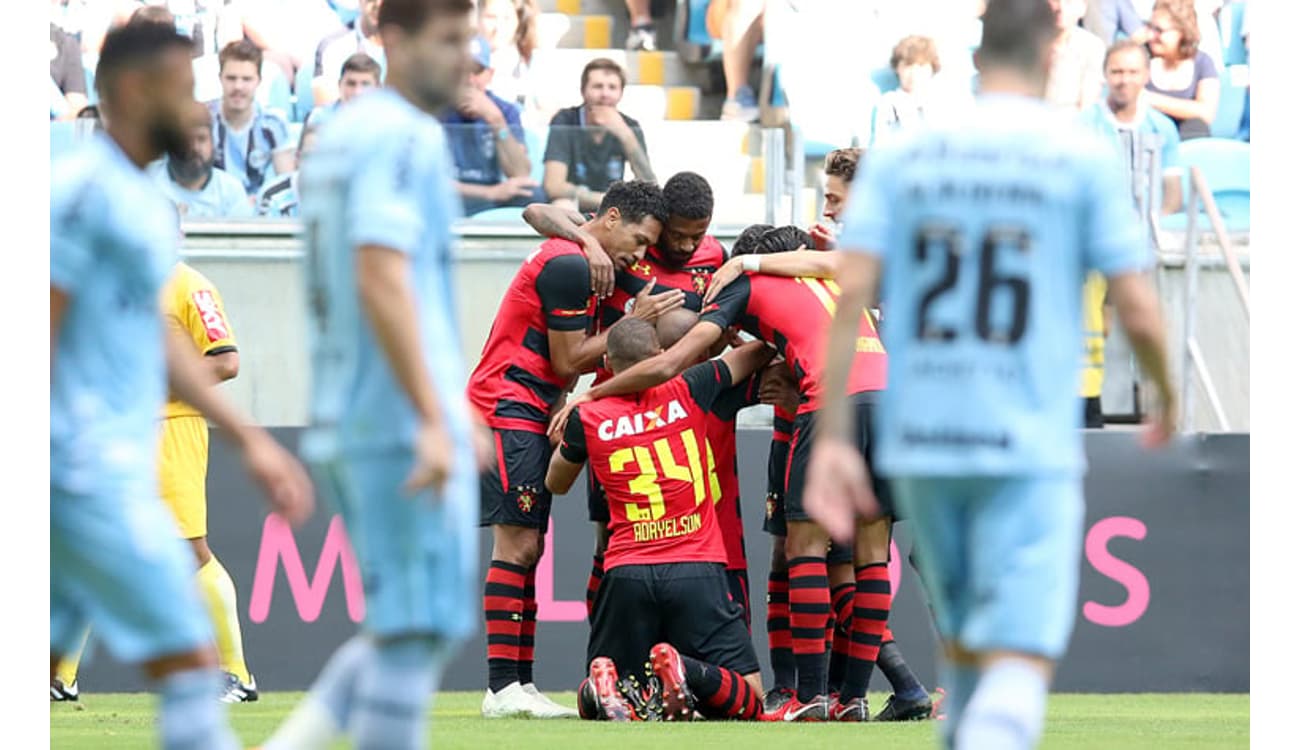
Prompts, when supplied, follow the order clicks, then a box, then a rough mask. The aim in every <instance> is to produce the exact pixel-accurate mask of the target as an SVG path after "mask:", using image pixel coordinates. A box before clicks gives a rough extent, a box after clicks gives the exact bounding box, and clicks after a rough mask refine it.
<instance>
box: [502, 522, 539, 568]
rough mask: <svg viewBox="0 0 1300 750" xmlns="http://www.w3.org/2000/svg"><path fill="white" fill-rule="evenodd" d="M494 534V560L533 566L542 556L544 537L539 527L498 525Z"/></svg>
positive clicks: (528, 566) (527, 566) (526, 566)
mask: <svg viewBox="0 0 1300 750" xmlns="http://www.w3.org/2000/svg"><path fill="white" fill-rule="evenodd" d="M493 536H494V539H493V545H492V559H494V560H500V561H502V562H508V563H511V564H513V565H519V566H522V567H525V568H531V567H532V566H534V565H536V564H537V561H538V560H540V559H541V558H542V551H543V540H542V539H543V538H542V534H541V533H540V532H539V531H538V530H537V529H530V528H525V527H522V526H497V527H495V534H494V535H493Z"/></svg>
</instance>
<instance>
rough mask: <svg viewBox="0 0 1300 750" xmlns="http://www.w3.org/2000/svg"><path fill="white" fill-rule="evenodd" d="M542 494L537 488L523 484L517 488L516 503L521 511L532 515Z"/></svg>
mask: <svg viewBox="0 0 1300 750" xmlns="http://www.w3.org/2000/svg"><path fill="white" fill-rule="evenodd" d="M539 494H541V493H540V492H539V491H538V489H537V488H536V487H533V486H531V485H526V484H521V485H519V486H518V487H516V488H515V502H517V503H519V510H522V511H523V512H525V513H532V512H533V508H534V507H535V506H536V505H537V496H538V495H539Z"/></svg>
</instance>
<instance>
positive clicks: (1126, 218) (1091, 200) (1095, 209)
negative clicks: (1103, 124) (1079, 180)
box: [1080, 144, 1151, 276]
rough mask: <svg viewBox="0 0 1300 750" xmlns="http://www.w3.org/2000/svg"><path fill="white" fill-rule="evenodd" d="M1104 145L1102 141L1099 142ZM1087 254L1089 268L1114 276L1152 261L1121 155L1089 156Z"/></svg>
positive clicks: (1085, 162)
mask: <svg viewBox="0 0 1300 750" xmlns="http://www.w3.org/2000/svg"><path fill="white" fill-rule="evenodd" d="M1098 145H1099V147H1100V144H1098ZM1080 163H1081V164H1082V165H1083V169H1084V170H1085V175H1086V183H1085V186H1084V189H1085V190H1086V194H1085V195H1084V201H1085V203H1084V205H1085V213H1084V221H1083V227H1082V229H1083V234H1084V236H1083V238H1082V239H1083V258H1084V264H1085V266H1086V267H1087V268H1089V269H1096V270H1098V271H1101V272H1102V273H1103V274H1105V275H1106V276H1113V275H1115V274H1118V273H1124V272H1127V271H1138V270H1142V269H1144V268H1146V267H1147V266H1148V265H1150V260H1151V259H1150V257H1149V253H1148V252H1147V251H1146V247H1145V246H1144V244H1143V240H1142V224H1141V221H1142V219H1141V217H1140V216H1138V214H1137V212H1136V211H1135V210H1134V209H1133V199H1132V197H1131V195H1132V193H1131V191H1130V189H1129V186H1128V185H1127V181H1126V180H1125V178H1124V172H1123V169H1122V167H1121V166H1120V164H1119V160H1117V159H1107V158H1100V154H1099V158H1086V156H1085V158H1084V159H1082V160H1081V162H1080Z"/></svg>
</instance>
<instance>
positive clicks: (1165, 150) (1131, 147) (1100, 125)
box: [1082, 39, 1182, 214]
mask: <svg viewBox="0 0 1300 750" xmlns="http://www.w3.org/2000/svg"><path fill="white" fill-rule="evenodd" d="M1105 75H1106V99H1105V100H1104V101H1101V102H1097V103H1096V104H1094V105H1092V106H1091V107H1089V108H1088V109H1085V110H1084V111H1083V114H1082V120H1083V122H1084V124H1085V125H1087V126H1089V127H1090V128H1092V129H1093V130H1095V131H1097V132H1098V133H1100V134H1101V135H1102V136H1104V137H1105V138H1107V139H1108V140H1110V141H1111V142H1112V143H1113V144H1114V146H1115V150H1116V151H1117V152H1118V153H1119V154H1120V156H1121V158H1122V159H1123V160H1124V163H1125V166H1127V167H1128V171H1129V173H1130V174H1132V173H1133V172H1134V170H1138V171H1142V170H1143V169H1144V167H1143V165H1142V162H1141V161H1140V160H1139V157H1140V155H1141V153H1142V148H1141V146H1142V145H1143V143H1144V142H1147V141H1150V142H1152V143H1154V144H1155V145H1156V146H1157V147H1158V148H1159V151H1160V166H1161V191H1160V195H1161V197H1160V198H1158V200H1159V201H1160V207H1161V213H1166V214H1169V213H1173V212H1175V211H1177V210H1178V209H1179V208H1180V207H1181V205H1182V168H1181V167H1180V166H1179V163H1178V142H1179V137H1178V127H1177V126H1175V125H1174V122H1173V120H1170V119H1169V118H1168V117H1166V116H1165V115H1164V114H1162V113H1160V112H1158V111H1156V110H1155V109H1153V108H1152V107H1151V105H1150V102H1149V101H1148V99H1149V98H1150V96H1151V94H1150V92H1148V91H1146V85H1147V82H1148V81H1149V80H1150V61H1149V60H1148V58H1147V51H1146V48H1145V47H1143V46H1142V45H1141V44H1139V43H1137V42H1135V41H1133V40H1132V39H1125V40H1122V41H1119V42H1116V43H1115V44H1113V45H1112V46H1111V48H1110V49H1108V50H1107V51H1106V57H1105ZM1134 182H1136V183H1139V184H1143V185H1144V184H1145V181H1144V180H1135V181H1134Z"/></svg>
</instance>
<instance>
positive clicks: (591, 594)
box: [587, 468, 609, 623]
mask: <svg viewBox="0 0 1300 750" xmlns="http://www.w3.org/2000/svg"><path fill="white" fill-rule="evenodd" d="M587 517H588V518H589V519H591V522H592V525H593V526H594V527H595V535H594V536H595V540H596V547H595V550H594V551H593V552H592V555H591V575H590V576H588V577H587V622H588V623H590V622H591V610H592V607H593V606H595V603H596V592H597V591H599V590H600V579H601V577H602V576H604V575H605V548H606V547H608V546H609V502H608V501H607V500H606V499H605V488H604V487H601V486H600V482H598V481H597V480H596V477H595V474H594V473H593V472H592V471H591V469H590V468H588V469H587Z"/></svg>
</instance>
